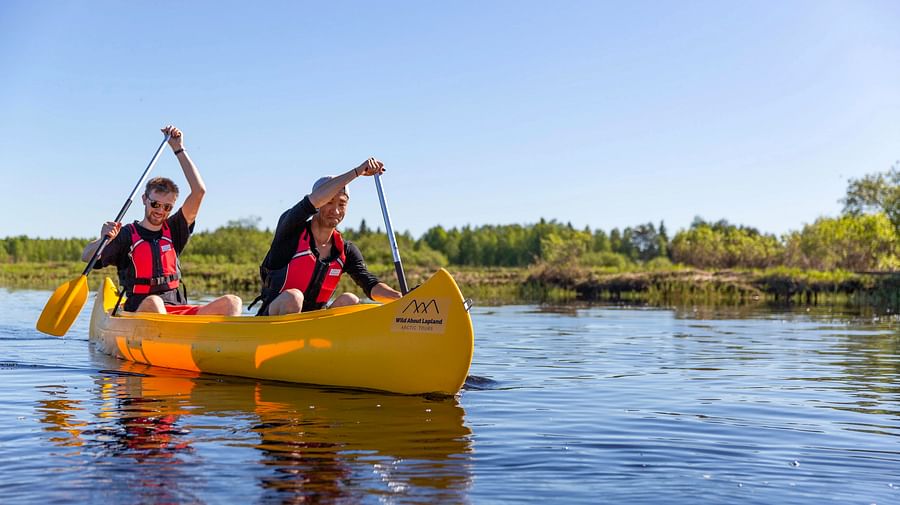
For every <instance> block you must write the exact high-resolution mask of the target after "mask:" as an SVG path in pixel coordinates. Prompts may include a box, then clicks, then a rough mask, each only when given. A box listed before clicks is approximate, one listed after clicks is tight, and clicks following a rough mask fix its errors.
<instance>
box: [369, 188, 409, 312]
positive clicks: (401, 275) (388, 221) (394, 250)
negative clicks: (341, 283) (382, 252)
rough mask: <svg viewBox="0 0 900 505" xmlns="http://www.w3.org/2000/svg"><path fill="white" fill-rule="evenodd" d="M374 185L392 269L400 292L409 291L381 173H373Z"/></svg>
mask: <svg viewBox="0 0 900 505" xmlns="http://www.w3.org/2000/svg"><path fill="white" fill-rule="evenodd" d="M375 187H376V188H378V200H380V201H381V213H382V214H384V227H385V229H386V230H387V236H388V239H389V240H390V241H391V253H392V254H393V255H394V269H396V270H397V280H398V281H399V282H400V292H401V293H403V294H404V295H405V294H406V293H409V289H408V288H407V287H406V274H404V273H403V264H402V263H400V250H399V249H397V239H396V237H394V229H393V227H392V226H391V215H390V213H388V208H387V202H385V200H384V189H382V187H381V174H375Z"/></svg>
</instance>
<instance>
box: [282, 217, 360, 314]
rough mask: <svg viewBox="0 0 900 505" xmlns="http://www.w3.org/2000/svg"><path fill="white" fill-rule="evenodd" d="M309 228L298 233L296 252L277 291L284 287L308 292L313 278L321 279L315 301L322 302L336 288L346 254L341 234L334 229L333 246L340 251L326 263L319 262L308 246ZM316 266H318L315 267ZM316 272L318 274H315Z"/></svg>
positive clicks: (342, 270)
mask: <svg viewBox="0 0 900 505" xmlns="http://www.w3.org/2000/svg"><path fill="white" fill-rule="evenodd" d="M311 235H312V234H311V233H310V232H309V228H306V229H304V230H303V232H302V233H300V240H298V241H297V252H296V253H294V256H293V257H292V258H291V261H290V263H288V266H287V274H286V275H285V278H284V284H282V286H281V288H280V289H279V290H278V292H279V293H281V292H283V291H284V290H285V289H299V290H300V291H302V292H303V294H307V293H309V291H308V290H309V288H310V287H311V286H310V284H311V283H312V282H313V280H314V278H318V279H321V281H319V282H321V283H322V284H321V287H320V288H319V294H318V295H317V296H316V303H320V304H324V303H327V302H328V300H330V299H331V295H332V294H333V293H334V290H335V289H337V285H338V282H340V280H341V274H342V273H343V272H344V262H345V261H346V260H347V255H346V254H345V253H344V240H343V239H342V238H341V234H340V233H339V232H338V231H337V230H334V233H333V235H332V236H333V237H334V247H335V249H336V250H337V251H338V252H339V253H340V254H338V255H337V256H336V257H335V258H334V259H333V260H331V262H329V263H328V264H327V265H326V264H324V263H322V262H320V261H319V260H318V259H317V258H316V255H315V254H313V252H312V247H310V236H311ZM317 267H318V268H317ZM323 267H324V271H323ZM317 273H318V275H316V274H317Z"/></svg>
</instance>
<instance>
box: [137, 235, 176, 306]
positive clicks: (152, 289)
mask: <svg viewBox="0 0 900 505" xmlns="http://www.w3.org/2000/svg"><path fill="white" fill-rule="evenodd" d="M126 228H128V231H129V232H130V233H131V250H130V251H129V252H128V257H129V258H131V264H132V268H131V269H130V270H133V272H129V275H130V274H132V273H133V274H134V276H133V278H131V279H128V281H130V282H128V284H130V285H131V292H132V293H134V294H138V295H145V294H153V293H162V292H164V291H171V290H173V289H177V288H178V279H181V270H180V269H179V268H178V256H177V255H176V254H175V243H174V242H172V231H171V230H170V229H169V225H168V223H166V222H165V221H164V222H163V225H162V236H161V237H160V238H159V240H158V241H153V242H147V241H146V240H144V239H142V238H141V236H140V234H138V231H137V226H136V225H135V224H134V223H131V224H129V225H127V226H126ZM128 284H126V285H128Z"/></svg>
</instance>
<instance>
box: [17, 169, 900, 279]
mask: <svg viewBox="0 0 900 505" xmlns="http://www.w3.org/2000/svg"><path fill="white" fill-rule="evenodd" d="M842 202H843V203H844V209H843V212H842V214H841V215H840V216H838V217H821V218H819V219H817V220H816V221H815V222H813V223H810V224H806V225H804V226H803V228H802V229H800V230H798V231H792V232H789V233H786V234H784V235H782V236H780V237H779V236H775V235H773V234H769V233H763V232H761V231H759V230H757V229H755V228H752V227H747V226H741V225H735V224H732V223H729V222H728V221H726V220H719V221H707V220H704V219H702V218H700V217H698V218H696V219H695V220H694V222H693V223H692V224H691V225H690V227H689V228H687V229H684V230H679V231H678V232H677V233H675V234H674V236H671V237H670V236H669V232H668V230H667V228H666V226H665V224H664V223H663V222H660V223H659V224H658V225H657V224H655V223H644V224H639V225H636V226H631V227H626V228H624V229H618V228H614V229H612V230H610V231H609V232H605V231H604V230H599V229H597V230H591V229H590V228H584V229H576V228H575V227H573V226H572V224H571V223H561V222H558V221H556V220H549V221H548V220H544V219H542V220H541V221H539V222H538V223H534V224H529V225H520V224H509V225H482V226H474V227H473V226H463V227H454V228H450V229H446V228H444V227H442V226H434V227H432V228H430V229H429V230H428V231H426V232H425V233H424V234H423V235H422V236H421V237H419V238H418V239H416V238H414V237H413V236H412V235H411V234H410V233H409V232H405V233H402V234H399V235H398V237H397V240H398V245H399V247H400V251H401V256H402V258H403V260H404V262H405V263H407V264H410V265H418V266H423V267H431V268H434V267H439V266H448V265H459V266H476V267H527V266H531V265H535V264H553V265H561V266H567V265H571V266H576V267H595V268H596V267H599V268H608V269H611V270H624V269H637V268H645V269H660V268H672V266H673V265H685V266H691V267H697V268H709V269H726V268H754V269H756V268H769V267H775V266H787V267H798V268H804V269H814V270H836V269H840V270H851V271H886V270H891V271H893V270H900V240H898V239H900V169H898V166H896V165H895V166H894V167H892V168H891V169H890V170H889V171H888V172H886V173H878V174H871V175H867V176H865V177H863V178H861V179H855V180H851V181H849V185H848V188H847V194H846V196H845V198H844V199H843V200H842ZM342 233H343V234H344V236H345V237H346V238H347V239H349V240H352V241H353V242H355V243H356V244H357V245H358V246H359V248H360V249H361V250H362V251H363V254H364V255H365V257H366V260H367V262H369V263H370V264H377V265H390V264H391V263H392V262H393V259H392V256H391V250H390V246H389V242H388V240H387V237H386V235H385V234H384V233H383V232H382V231H381V230H380V229H379V228H376V229H374V230H373V229H372V228H371V227H370V226H369V225H368V224H367V223H366V221H365V220H363V221H362V222H361V223H360V225H359V226H358V227H357V228H346V229H344V230H343V231H342ZM88 241H89V239H77V238H71V239H32V238H28V237H24V236H20V237H8V238H5V239H0V262H6V263H16V262H55V261H76V260H78V258H80V256H81V251H82V250H83V248H84V246H85V245H86V244H87V243H88ZM271 241H272V232H271V231H270V230H262V229H260V228H259V219H258V218H245V219H240V220H237V221H231V222H229V223H228V224H226V225H225V226H223V227H220V228H218V229H216V230H215V231H211V232H199V233H196V234H194V235H193V236H192V238H191V241H190V245H189V246H188V248H187V249H186V250H185V254H184V255H183V260H184V261H185V262H196V263H231V264H255V263H259V262H260V261H261V260H262V258H263V257H264V256H265V254H266V251H267V250H268V248H269V245H270V243H271Z"/></svg>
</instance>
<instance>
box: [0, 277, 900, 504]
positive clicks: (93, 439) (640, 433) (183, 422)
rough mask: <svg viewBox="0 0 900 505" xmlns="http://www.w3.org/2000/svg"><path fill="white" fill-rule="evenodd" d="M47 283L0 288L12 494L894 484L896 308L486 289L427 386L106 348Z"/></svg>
mask: <svg viewBox="0 0 900 505" xmlns="http://www.w3.org/2000/svg"><path fill="white" fill-rule="evenodd" d="M48 296H49V292H44V291H14V292H10V291H6V290H3V289H0V306H2V307H3V309H4V310H3V314H2V315H0V398H2V410H0V490H2V497H3V503H300V502H313V503H478V504H480V503H620V502H628V503H684V504H694V503H804V504H807V503H808V504H813V503H823V502H824V503H861V504H870V503H883V504H886V503H900V438H898V435H900V386H898V375H900V373H898V372H900V352H898V348H900V330H898V327H900V324H898V321H897V320H896V319H894V318H875V317H871V316H870V317H865V318H862V317H858V316H856V317H850V316H845V315H838V314H834V313H827V312H825V313H807V312H805V311H794V312H787V311H766V310H763V311H759V310H756V311H746V312H741V311H737V310H730V309H708V310H705V311H698V310H688V311H682V312H678V311H671V310H657V309H634V308H632V309H625V308H613V307H593V308H568V309H563V310H556V311H554V310H548V309H542V308H540V307H532V306H508V307H497V308H490V307H488V308H478V307H476V308H475V309H473V320H474V324H475V330H476V350H475V358H474V362H473V364H472V369H471V371H470V377H469V380H468V381H467V384H466V387H465V389H464V390H463V391H462V393H461V394H460V395H459V396H458V397H457V398H452V399H435V398H423V397H408V396H400V395H387V394H377V393H371V392H358V391H347V390H332V389H323V388H313V387H299V386H295V385H290V384H283V383H275V382H260V381H255V380H248V379H240V378H231V377H217V376H208V375H199V376H198V375H196V374H190V373H186V372H178V371H172V370H165V369H159V368H149V367H145V366H142V365H134V364H129V363H125V362H121V361H117V360H115V359H112V358H108V357H106V356H103V355H101V354H98V353H96V352H94V351H92V350H91V349H90V347H89V345H88V343H87V315H88V311H87V310H85V311H84V312H83V313H82V317H81V318H80V319H79V320H78V321H77V322H76V324H75V326H74V327H73V328H72V330H71V331H70V332H69V334H68V336H67V337H66V338H64V339H56V338H53V337H47V336H44V335H42V334H40V333H37V332H36V331H35V330H34V329H33V328H34V321H35V320H36V319H37V316H38V314H39V313H40V310H41V308H42V307H43V304H44V302H45V301H46V299H47V297H48ZM88 303H89V304H90V303H91V301H90V300H89V302H88Z"/></svg>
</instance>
